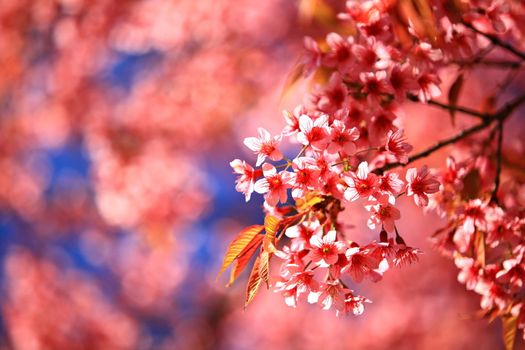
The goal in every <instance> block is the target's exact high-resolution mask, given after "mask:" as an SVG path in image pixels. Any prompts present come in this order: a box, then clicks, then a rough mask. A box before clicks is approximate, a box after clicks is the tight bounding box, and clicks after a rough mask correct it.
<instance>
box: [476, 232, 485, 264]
mask: <svg viewBox="0 0 525 350" xmlns="http://www.w3.org/2000/svg"><path fill="white" fill-rule="evenodd" d="M474 249H476V252H475V253H476V260H477V261H478V263H479V264H480V266H481V267H483V268H485V234H484V233H483V232H481V231H476V233H475V235H474Z"/></svg>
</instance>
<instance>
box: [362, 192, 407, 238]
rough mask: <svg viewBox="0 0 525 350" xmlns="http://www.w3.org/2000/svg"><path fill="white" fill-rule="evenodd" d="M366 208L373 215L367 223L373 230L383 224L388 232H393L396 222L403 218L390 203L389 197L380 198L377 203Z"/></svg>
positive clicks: (371, 203) (373, 202)
mask: <svg viewBox="0 0 525 350" xmlns="http://www.w3.org/2000/svg"><path fill="white" fill-rule="evenodd" d="M365 208H366V210H368V211H369V212H370V213H371V214H372V215H371V216H370V218H369V219H368V222H367V225H368V227H369V228H370V229H371V230H374V229H375V228H376V226H378V225H379V224H381V225H382V227H384V229H385V230H386V231H387V232H392V231H394V221H395V220H399V219H400V218H401V213H400V212H399V210H398V209H397V208H396V207H394V206H393V205H391V204H390V203H389V202H388V196H380V197H379V199H378V200H377V201H372V202H370V203H369V204H367V205H365Z"/></svg>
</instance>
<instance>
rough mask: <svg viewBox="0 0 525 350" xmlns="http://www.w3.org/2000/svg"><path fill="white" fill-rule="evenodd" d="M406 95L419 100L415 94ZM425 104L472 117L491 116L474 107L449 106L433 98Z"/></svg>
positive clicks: (415, 100)
mask: <svg viewBox="0 0 525 350" xmlns="http://www.w3.org/2000/svg"><path fill="white" fill-rule="evenodd" d="M407 97H408V99H409V100H410V101H413V102H419V99H418V98H417V96H415V95H408V96H407ZM427 104H429V105H431V106H436V107H439V108H442V109H446V110H449V111H456V112H461V113H464V114H467V115H470V116H473V117H477V118H480V119H483V120H485V119H488V118H490V117H491V115H490V114H488V113H482V112H478V111H476V110H474V109H470V108H466V107H461V106H451V105H448V104H446V103H442V102H438V101H435V100H428V101H427Z"/></svg>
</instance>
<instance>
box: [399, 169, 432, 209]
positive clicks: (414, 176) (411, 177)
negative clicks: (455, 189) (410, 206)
mask: <svg viewBox="0 0 525 350" xmlns="http://www.w3.org/2000/svg"><path fill="white" fill-rule="evenodd" d="M406 180H407V196H414V202H415V203H416V205H417V206H420V207H425V206H427V205H428V194H431V193H435V192H437V191H438V190H439V181H437V180H436V178H435V177H434V176H432V175H430V172H429V170H428V168H427V166H426V165H425V166H423V167H421V168H420V169H419V170H417V169H416V168H410V169H408V170H407V173H406Z"/></svg>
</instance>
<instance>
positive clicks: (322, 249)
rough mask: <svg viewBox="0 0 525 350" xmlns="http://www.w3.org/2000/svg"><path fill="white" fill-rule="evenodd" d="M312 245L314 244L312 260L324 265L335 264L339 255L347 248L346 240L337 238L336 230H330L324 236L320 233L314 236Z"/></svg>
mask: <svg viewBox="0 0 525 350" xmlns="http://www.w3.org/2000/svg"><path fill="white" fill-rule="evenodd" d="M310 245H311V246H312V255H311V258H312V261H313V262H314V263H317V264H319V265H320V266H324V267H327V266H329V265H332V264H335V263H336V262H337V259H338V258H339V256H338V255H339V254H340V253H343V252H344V249H345V244H344V242H340V241H337V240H336V232H335V231H334V230H331V231H329V232H328V233H326V234H325V235H324V236H323V237H322V238H321V237H320V236H318V235H315V236H312V238H310Z"/></svg>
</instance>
